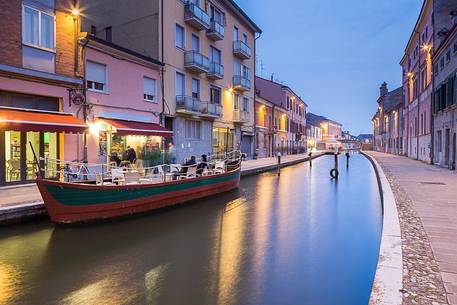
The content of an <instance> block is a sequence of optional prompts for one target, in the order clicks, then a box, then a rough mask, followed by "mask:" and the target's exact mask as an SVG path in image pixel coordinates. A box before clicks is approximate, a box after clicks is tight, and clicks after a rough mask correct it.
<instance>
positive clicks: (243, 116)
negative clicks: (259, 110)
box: [233, 109, 249, 123]
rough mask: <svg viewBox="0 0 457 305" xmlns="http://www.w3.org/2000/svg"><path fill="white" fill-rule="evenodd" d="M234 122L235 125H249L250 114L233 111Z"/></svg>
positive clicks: (242, 111) (239, 110)
mask: <svg viewBox="0 0 457 305" xmlns="http://www.w3.org/2000/svg"><path fill="white" fill-rule="evenodd" d="M233 122H234V123H248V122H249V112H247V111H244V110H241V109H238V110H233Z"/></svg>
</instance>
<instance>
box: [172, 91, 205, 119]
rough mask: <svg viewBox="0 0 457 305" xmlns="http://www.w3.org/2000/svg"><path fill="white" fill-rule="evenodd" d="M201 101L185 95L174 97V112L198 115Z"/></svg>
mask: <svg viewBox="0 0 457 305" xmlns="http://www.w3.org/2000/svg"><path fill="white" fill-rule="evenodd" d="M200 111H201V101H200V100H199V99H198V98H194V97H192V96H186V95H177V96H176V112H178V113H184V114H200Z"/></svg>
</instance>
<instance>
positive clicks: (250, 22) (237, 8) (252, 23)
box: [227, 0, 262, 34]
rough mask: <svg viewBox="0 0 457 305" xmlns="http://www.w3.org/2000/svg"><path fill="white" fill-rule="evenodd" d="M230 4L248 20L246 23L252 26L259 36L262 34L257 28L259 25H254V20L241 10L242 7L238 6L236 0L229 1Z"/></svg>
mask: <svg viewBox="0 0 457 305" xmlns="http://www.w3.org/2000/svg"><path fill="white" fill-rule="evenodd" d="M227 1H228V3H229V4H230V5H232V6H233V8H235V10H236V11H238V12H239V13H240V14H241V16H243V18H244V19H246V21H247V22H248V23H249V25H250V26H252V28H253V29H254V30H255V31H256V32H257V33H259V34H261V33H262V30H261V29H260V28H259V27H258V26H257V24H255V23H254V21H252V19H251V18H250V17H249V16H248V15H247V14H246V13H245V12H244V11H243V10H242V9H241V7H240V6H239V5H238V4H236V2H235V1H234V0H227Z"/></svg>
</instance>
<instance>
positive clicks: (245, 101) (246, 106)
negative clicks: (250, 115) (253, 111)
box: [243, 96, 249, 112]
mask: <svg viewBox="0 0 457 305" xmlns="http://www.w3.org/2000/svg"><path fill="white" fill-rule="evenodd" d="M243 111H244V112H249V98H248V97H246V96H243Z"/></svg>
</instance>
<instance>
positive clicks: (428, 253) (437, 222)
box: [368, 152, 457, 305]
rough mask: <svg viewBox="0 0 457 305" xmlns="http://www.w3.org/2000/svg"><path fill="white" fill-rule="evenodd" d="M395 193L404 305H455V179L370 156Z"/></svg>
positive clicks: (380, 155)
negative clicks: (398, 221) (401, 259)
mask: <svg viewBox="0 0 457 305" xmlns="http://www.w3.org/2000/svg"><path fill="white" fill-rule="evenodd" d="M368 154H369V155H371V156H373V157H374V158H375V159H376V160H377V162H378V163H379V164H380V165H381V167H382V168H383V170H384V173H385V175H386V177H387V179H388V180H389V182H390V185H391V188H392V191H393V193H394V196H395V199H396V203H397V209H398V214H399V218H400V227H401V237H402V252H403V289H402V293H403V304H405V305H409V304H432V305H438V304H452V305H457V174H456V173H453V172H450V171H448V170H445V169H441V168H438V167H434V166H430V165H427V164H424V163H421V162H418V161H415V160H411V159H408V158H405V157H401V156H395V155H390V154H384V153H379V152H369V153H368Z"/></svg>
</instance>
